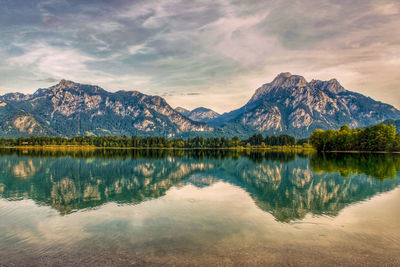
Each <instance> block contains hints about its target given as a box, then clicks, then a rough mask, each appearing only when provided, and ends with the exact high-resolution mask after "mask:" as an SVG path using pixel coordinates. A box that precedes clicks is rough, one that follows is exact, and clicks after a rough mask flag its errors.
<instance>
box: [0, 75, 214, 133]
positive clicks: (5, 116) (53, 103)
mask: <svg viewBox="0 0 400 267" xmlns="http://www.w3.org/2000/svg"><path fill="white" fill-rule="evenodd" d="M0 119H2V120H1V122H0V129H1V133H0V134H1V135H3V136H21V135H22V136H23V135H56V136H59V135H60V136H75V135H91V134H94V135H136V134H140V135H159V136H168V137H170V136H176V135H179V134H182V133H185V132H197V131H198V132H205V131H211V130H212V127H211V126H209V125H207V124H204V123H199V122H195V121H193V120H191V119H189V118H187V117H185V116H183V115H182V114H181V113H179V112H176V111H175V110H174V109H173V108H172V107H171V106H170V105H168V103H167V102H166V101H165V100H164V99H163V98H161V97H159V96H149V95H145V94H142V93H140V92H137V91H129V92H126V91H118V92H115V93H111V92H107V91H105V90H103V89H102V88H100V87H98V86H92V85H84V84H79V83H74V82H71V81H66V80H62V81H61V82H60V83H59V84H57V85H55V86H52V87H50V88H47V89H39V90H37V91H36V92H35V93H34V94H32V95H23V94H18V93H15V94H7V95H4V96H1V97H0Z"/></svg>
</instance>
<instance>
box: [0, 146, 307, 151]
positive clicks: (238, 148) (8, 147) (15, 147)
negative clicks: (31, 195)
mask: <svg viewBox="0 0 400 267" xmlns="http://www.w3.org/2000/svg"><path fill="white" fill-rule="evenodd" d="M0 149H60V150H61V149H65V150H98V149H122V150H128V149H132V150H242V151H247V150H287V151H289V150H290V151H292V150H313V151H315V149H314V148H311V147H282V146H276V147H265V148H262V147H220V148H209V147H193V148H190V147H97V146H79V145H77V146H74V145H66V146H64V145H44V146H4V147H0Z"/></svg>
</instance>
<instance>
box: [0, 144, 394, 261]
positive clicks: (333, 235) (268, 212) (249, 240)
mask: <svg viewBox="0 0 400 267" xmlns="http://www.w3.org/2000/svg"><path fill="white" fill-rule="evenodd" d="M399 169H400V156H399V155H390V154H377V155H374V154H325V155H324V154H315V153H311V154H305V153H282V152H263V153H261V152H257V153H256V152H253V153H250V152H237V151H218V150H209V151H208V150H196V151H167V150H144V151H140V150H95V151H72V152H71V151H70V152H62V151H41V150H25V151H24V150H0V218H1V220H0V264H4V265H6V266H13V265H23V266H29V265H69V266H76V265H88V266H93V265H100V266H102V265H105V266H109V265H115V266H127V265H161V264H162V265H228V266H229V265H260V266H261V265H308V266H320V265H322V264H324V265H328V266H333V265H349V266H352V265H369V266H379V265H382V266H391V265H392V266H396V265H400V187H399V185H400V178H399V176H400V175H399V172H398V170H399Z"/></svg>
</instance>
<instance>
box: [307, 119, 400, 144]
mask: <svg viewBox="0 0 400 267" xmlns="http://www.w3.org/2000/svg"><path fill="white" fill-rule="evenodd" d="M310 144H311V145H312V146H313V147H315V148H316V149H317V150H318V151H400V133H398V134H396V127H395V126H394V125H386V124H383V123H381V124H378V125H374V126H370V127H366V128H360V129H350V127H349V126H347V125H344V126H342V127H340V129H339V130H337V131H334V130H326V131H324V130H315V131H314V132H313V133H312V134H311V136H310Z"/></svg>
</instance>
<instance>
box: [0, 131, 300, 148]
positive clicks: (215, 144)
mask: <svg viewBox="0 0 400 267" xmlns="http://www.w3.org/2000/svg"><path fill="white" fill-rule="evenodd" d="M305 143H307V140H306V139H300V140H297V141H296V139H295V138H294V137H293V136H290V135H279V136H266V137H264V136H263V135H262V134H254V135H253V136H251V137H250V138H248V139H246V140H240V139H239V137H237V136H235V137H233V138H232V139H229V138H225V137H221V138H219V137H214V138H203V137H202V136H199V137H194V138H187V139H183V138H175V139H168V138H164V137H138V136H133V137H126V136H77V137H73V138H67V137H48V136H41V137H21V138H0V146H2V147H7V146H10V147H14V146H95V147H134V148H239V147H260V148H263V147H267V146H295V145H303V144H305Z"/></svg>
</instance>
